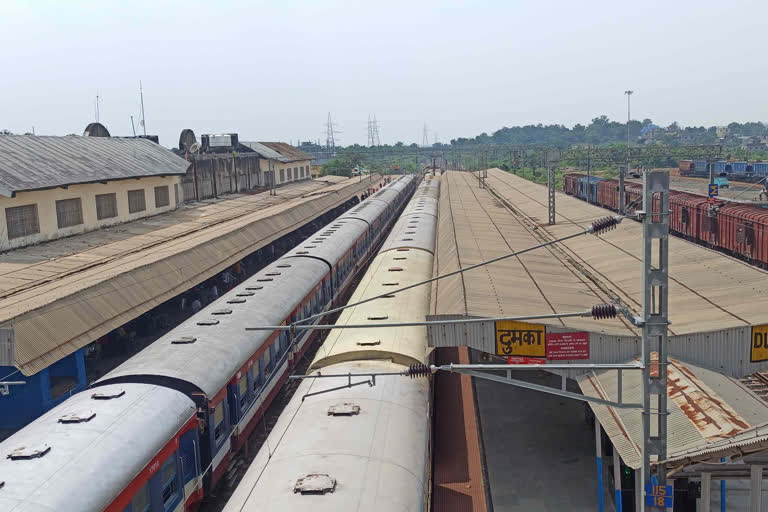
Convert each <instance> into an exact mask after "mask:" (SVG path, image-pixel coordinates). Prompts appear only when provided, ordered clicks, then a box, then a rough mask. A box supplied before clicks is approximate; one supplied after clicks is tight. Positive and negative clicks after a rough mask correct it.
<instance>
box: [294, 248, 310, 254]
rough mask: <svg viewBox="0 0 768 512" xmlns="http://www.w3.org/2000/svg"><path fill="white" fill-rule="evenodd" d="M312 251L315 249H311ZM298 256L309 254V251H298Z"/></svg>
mask: <svg viewBox="0 0 768 512" xmlns="http://www.w3.org/2000/svg"><path fill="white" fill-rule="evenodd" d="M310 249H314V247H310ZM296 254H309V251H296Z"/></svg>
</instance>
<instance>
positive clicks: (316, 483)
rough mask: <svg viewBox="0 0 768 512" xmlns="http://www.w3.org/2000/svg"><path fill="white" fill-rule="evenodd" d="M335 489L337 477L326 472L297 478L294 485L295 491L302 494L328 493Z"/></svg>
mask: <svg viewBox="0 0 768 512" xmlns="http://www.w3.org/2000/svg"><path fill="white" fill-rule="evenodd" d="M335 489H336V479H335V478H331V477H330V476H329V475H327V474H325V473H311V474H309V475H307V476H305V477H302V478H299V479H298V480H296V485H294V486H293V492H294V493H297V492H299V493H301V494H326V493H329V492H333V491H334V490H335Z"/></svg>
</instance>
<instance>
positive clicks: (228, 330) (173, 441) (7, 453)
mask: <svg viewBox="0 0 768 512" xmlns="http://www.w3.org/2000/svg"><path fill="white" fill-rule="evenodd" d="M415 186H416V182H415V179H414V178H413V177H412V176H404V177H401V178H400V179H398V180H396V181H393V182H392V183H390V184H388V185H386V186H384V187H382V189H381V190H379V191H378V192H376V193H375V194H373V195H371V196H370V197H368V198H367V199H366V200H365V201H363V202H362V203H360V204H359V205H357V206H356V207H354V208H353V209H351V210H350V211H348V212H347V213H345V214H344V215H342V216H341V217H339V218H337V219H336V220H335V221H333V222H332V223H331V224H329V225H327V226H325V227H324V228H323V229H321V230H320V231H318V232H316V233H315V234H314V235H313V236H311V237H310V238H308V239H307V240H306V241H305V242H304V243H302V244H301V245H300V246H299V247H297V248H295V249H294V250H293V251H291V252H289V253H288V254H286V255H285V256H283V257H281V258H279V259H278V260H276V261H275V262H273V263H272V264H270V265H268V266H267V267H265V268H264V269H263V270H261V271H260V272H258V273H257V274H256V275H255V276H253V277H252V278H250V279H248V280H246V281H245V282H243V283H242V284H240V285H239V286H237V287H235V288H234V289H233V290H232V291H230V292H229V293H227V294H225V295H223V296H222V297H221V298H220V299H218V300H217V301H215V302H214V303H212V304H211V305H209V306H208V307H206V308H205V309H203V310H202V311H200V312H199V313H198V314H196V315H194V316H192V317H191V318H189V319H188V320H187V321H185V322H184V323H182V324H181V325H180V326H179V327H177V328H176V329H173V330H172V331H170V332H169V333H167V334H166V335H165V336H163V337H161V338H160V339H158V340H157V341H156V342H154V343H153V344H152V345H150V346H149V347H147V348H146V349H144V350H143V351H141V352H140V353H139V354H137V355H136V356H134V357H133V358H131V359H129V360H128V361H126V362H125V363H124V364H122V365H121V366H119V367H118V368H116V369H115V370H114V371H112V372H111V373H109V374H107V375H106V376H105V377H104V378H102V379H101V380H99V381H98V382H96V383H95V384H94V386H93V387H92V388H91V389H90V390H87V391H83V392H81V393H79V394H77V395H74V396H73V397H72V398H70V399H69V400H67V401H66V402H64V403H63V404H61V405H60V406H58V407H56V408H54V409H52V410H51V411H49V412H48V413H46V414H45V415H43V416H42V417H40V418H38V419H37V420H36V421H34V422H32V423H31V424H30V425H28V426H27V427H26V428H24V429H22V430H20V431H19V432H17V433H16V434H14V435H13V436H11V437H9V438H8V439H7V440H5V441H4V442H3V443H2V444H0V510H3V511H4V512H5V511H12V512H22V511H24V512H30V511H35V512H40V511H46V512H48V511H64V510H66V511H70V510H71V511H78V512H85V511H101V510H108V511H110V512H158V511H162V512H167V511H182V510H195V509H196V508H197V507H198V505H199V502H200V500H201V499H202V498H203V493H204V490H207V489H210V488H211V487H212V486H215V485H216V483H217V482H218V481H219V480H220V479H221V478H222V476H224V474H225V473H226V471H227V469H228V466H229V464H230V459H231V457H232V455H233V453H235V452H236V451H237V450H239V449H240V448H241V447H242V446H243V445H244V443H245V442H246V441H247V438H248V435H249V433H250V432H251V430H252V429H253V428H254V426H255V425H256V424H257V423H258V421H259V419H260V418H261V416H262V414H263V412H264V410H265V408H266V407H267V406H268V405H269V403H270V401H271V400H272V399H273V398H274V396H275V395H276V394H277V392H278V391H279V389H280V387H281V386H282V384H283V382H284V381H285V379H286V378H287V375H288V373H289V372H290V371H291V370H292V369H293V367H294V366H295V363H296V362H297V361H298V358H299V357H300V356H301V355H302V353H303V352H304V350H306V348H307V346H308V345H309V344H310V342H311V340H312V338H313V336H314V333H308V332H306V331H305V332H304V334H303V335H302V333H300V334H299V336H297V338H296V339H295V340H294V343H293V344H291V343H289V338H288V336H287V335H286V333H282V334H280V333H278V332H267V331H246V330H245V328H246V327H248V326H255V325H280V324H284V323H288V322H292V321H295V320H297V319H301V318H305V317H308V316H310V315H312V314H316V313H319V312H322V311H323V310H327V309H328V308H330V307H331V306H332V305H334V304H336V303H338V299H339V297H341V296H342V294H343V293H344V291H345V290H346V289H347V287H348V286H349V285H350V283H351V282H352V278H353V276H354V274H355V270H356V269H357V268H358V267H359V266H360V265H362V264H363V263H364V262H366V261H367V259H368V258H369V257H370V256H371V255H372V254H373V251H374V249H375V248H376V247H377V245H378V242H379V241H380V239H381V238H382V236H383V233H384V232H385V228H386V227H387V226H388V225H390V224H391V223H392V222H394V221H395V218H396V216H397V213H398V212H399V211H400V210H401V208H402V206H403V204H404V202H405V201H406V199H407V198H408V197H409V196H410V194H411V193H412V191H413V189H414V188H415Z"/></svg>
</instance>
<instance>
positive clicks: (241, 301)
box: [227, 293, 253, 304]
mask: <svg viewBox="0 0 768 512" xmlns="http://www.w3.org/2000/svg"><path fill="white" fill-rule="evenodd" d="M238 295H240V294H239V293H238ZM251 295H253V294H251ZM243 302H245V299H237V298H235V299H229V300H228V301H227V304H242V303H243Z"/></svg>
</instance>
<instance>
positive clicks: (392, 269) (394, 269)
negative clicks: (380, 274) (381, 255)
mask: <svg viewBox="0 0 768 512" xmlns="http://www.w3.org/2000/svg"><path fill="white" fill-rule="evenodd" d="M387 270H389V271H390V272H402V271H403V267H389V268H388V269H387Z"/></svg>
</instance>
